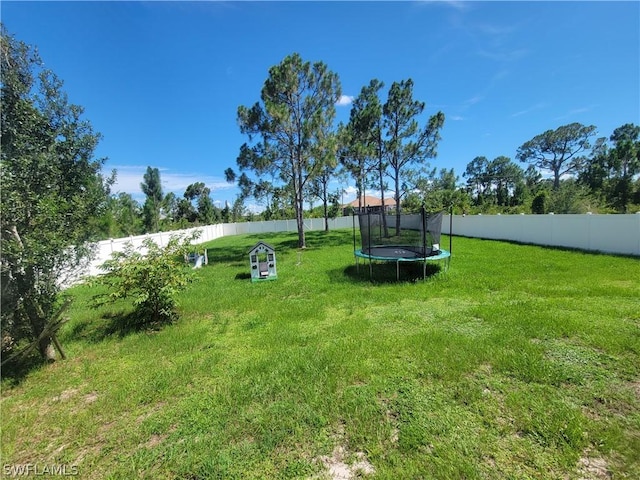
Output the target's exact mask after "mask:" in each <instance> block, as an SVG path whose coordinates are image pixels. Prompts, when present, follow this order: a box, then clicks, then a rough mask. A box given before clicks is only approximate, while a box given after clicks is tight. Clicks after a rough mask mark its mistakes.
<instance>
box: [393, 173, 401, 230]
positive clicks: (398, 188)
mask: <svg viewBox="0 0 640 480" xmlns="http://www.w3.org/2000/svg"><path fill="white" fill-rule="evenodd" d="M394 176H395V186H396V195H395V197H396V235H400V213H401V212H400V175H399V173H398V172H397V171H396V172H395V175H394Z"/></svg>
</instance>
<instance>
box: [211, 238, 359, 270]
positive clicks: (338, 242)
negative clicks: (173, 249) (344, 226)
mask: <svg viewBox="0 0 640 480" xmlns="http://www.w3.org/2000/svg"><path fill="white" fill-rule="evenodd" d="M261 240H262V241H264V242H266V243H268V244H270V245H271V246H272V247H273V248H274V249H275V250H276V255H284V254H286V253H289V252H295V251H298V250H300V249H299V247H298V234H297V233H296V232H288V233H260V234H255V235H247V236H246V237H244V239H243V240H242V244H240V245H233V246H229V245H225V246H219V247H218V246H215V244H214V245H213V246H208V247H207V257H208V258H209V262H220V263H232V264H233V265H245V263H246V261H247V260H248V255H249V250H250V249H251V247H252V246H253V245H254V244H255V243H257V242H259V241H261ZM305 240H306V245H307V248H306V249H307V250H310V249H314V248H323V247H333V246H342V245H345V246H346V245H352V244H353V240H352V232H351V231H345V230H339V231H329V232H324V231H313V232H305Z"/></svg>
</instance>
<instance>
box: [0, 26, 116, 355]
mask: <svg viewBox="0 0 640 480" xmlns="http://www.w3.org/2000/svg"><path fill="white" fill-rule="evenodd" d="M0 62H1V73H2V90H1V103H2V124H1V125H2V126H1V128H2V131H1V138H2V152H1V154H0V166H1V172H0V175H1V182H2V190H1V194H0V207H1V210H2V218H1V220H0V222H1V223H0V225H1V226H0V229H1V235H2V243H1V249H2V252H1V254H2V255H1V258H2V260H1V265H2V337H3V339H11V340H12V341H13V342H19V341H20V340H24V341H28V342H33V341H37V343H38V349H39V351H40V354H41V355H42V357H43V358H46V359H47V360H50V361H53V360H55V357H56V354H55V350H54V348H53V345H52V342H54V341H55V337H54V336H53V335H50V334H45V333H46V332H48V331H49V330H47V328H48V327H47V326H48V324H49V322H50V321H51V320H52V319H53V318H54V317H56V311H57V309H58V308H59V307H60V289H61V285H62V284H63V283H64V281H65V276H66V274H67V273H69V272H72V271H74V270H75V269H76V268H77V267H78V266H79V265H80V264H81V263H82V262H83V261H86V260H87V258H88V254H89V253H90V250H89V247H88V244H87V241H88V240H90V239H91V238H92V237H93V236H94V234H95V231H94V229H95V228H96V224H95V222H94V221H93V220H92V219H93V218H94V217H95V216H98V215H100V214H101V212H102V211H103V209H104V208H105V206H106V204H107V200H108V186H109V183H110V179H108V178H105V177H104V176H103V175H102V173H101V170H102V166H103V163H104V160H96V159H94V158H93V152H94V150H95V148H96V145H97V144H98V141H99V139H100V135H99V134H97V133H95V132H94V131H93V129H92V127H91V124H90V123H89V122H88V121H86V120H83V118H82V114H83V109H82V107H80V106H78V105H74V104H71V103H69V100H68V98H67V95H66V94H65V92H64V91H63V89H62V86H63V85H62V81H61V80H60V79H58V78H57V77H56V75H55V74H54V73H53V72H51V71H49V70H46V69H44V68H43V64H42V61H41V60H40V58H39V57H38V55H37V53H36V51H35V49H34V48H32V47H30V46H28V45H26V44H24V43H23V42H21V41H18V40H16V39H15V38H14V37H13V36H11V35H10V34H8V33H7V31H6V30H5V29H4V27H2V30H1V34H0Z"/></svg>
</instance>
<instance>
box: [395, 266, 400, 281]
mask: <svg viewBox="0 0 640 480" xmlns="http://www.w3.org/2000/svg"><path fill="white" fill-rule="evenodd" d="M396 280H397V281H398V282H399V281H400V262H396Z"/></svg>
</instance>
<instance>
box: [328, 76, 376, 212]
mask: <svg viewBox="0 0 640 480" xmlns="http://www.w3.org/2000/svg"><path fill="white" fill-rule="evenodd" d="M383 86H384V83H382V82H381V81H379V80H377V79H373V80H371V81H370V82H369V85H367V86H365V87H363V88H362V90H361V91H360V94H359V95H358V97H356V99H355V100H354V102H353V105H352V107H351V112H350V114H349V122H348V123H347V125H340V129H339V137H340V149H339V153H338V156H339V159H340V164H341V165H342V167H343V169H344V170H345V171H346V172H347V173H348V174H349V175H350V176H351V178H353V180H354V182H355V186H356V195H357V196H358V207H359V208H360V209H362V207H363V206H364V205H362V197H363V196H364V194H365V189H366V186H367V178H368V175H369V174H370V172H371V171H373V170H374V169H376V166H377V164H378V163H379V162H376V160H379V161H381V160H382V158H381V157H382V156H381V155H380V156H378V155H377V153H378V148H379V147H380V146H381V122H382V104H381V103H380V99H379V97H378V91H379V90H380V89H381V88H382V87H383ZM382 194H384V190H382Z"/></svg>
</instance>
